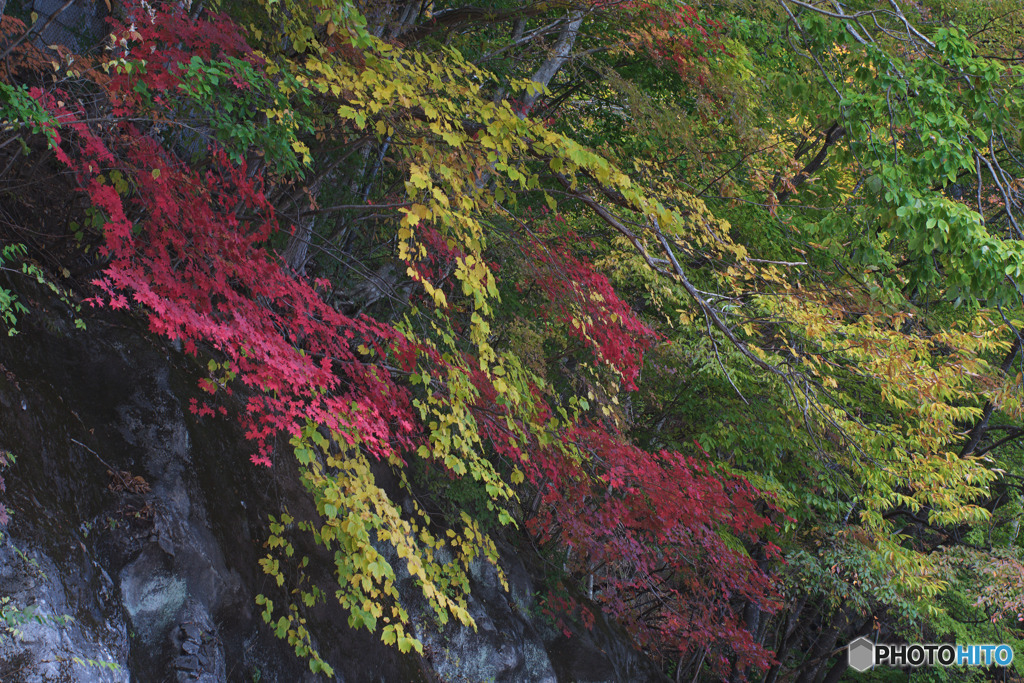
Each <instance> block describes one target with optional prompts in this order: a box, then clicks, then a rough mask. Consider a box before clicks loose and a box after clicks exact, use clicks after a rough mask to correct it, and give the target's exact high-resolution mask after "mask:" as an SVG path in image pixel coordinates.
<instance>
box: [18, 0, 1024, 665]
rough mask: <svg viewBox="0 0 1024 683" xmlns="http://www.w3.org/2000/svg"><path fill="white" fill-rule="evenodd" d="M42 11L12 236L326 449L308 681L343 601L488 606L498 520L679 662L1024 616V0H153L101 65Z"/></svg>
mask: <svg viewBox="0 0 1024 683" xmlns="http://www.w3.org/2000/svg"><path fill="white" fill-rule="evenodd" d="M13 4H14V3H13V0H12V2H11V3H9V4H8V6H7V12H8V16H5V17H4V18H3V24H2V28H3V31H4V37H3V41H4V45H5V47H4V48H3V55H4V58H5V60H6V66H5V67H4V68H2V69H0V78H2V79H3V80H2V82H0V105H2V120H3V131H4V132H3V136H4V137H3V140H2V141H0V150H2V149H3V148H7V149H9V150H13V151H17V152H18V154H14V153H13V152H12V153H5V154H7V156H9V157H10V159H11V162H10V163H9V164H7V167H6V169H5V170H4V175H3V176H0V183H2V190H3V192H4V193H5V200H4V201H5V204H8V205H10V206H12V207H15V208H13V209H11V211H9V212H8V214H9V216H8V218H7V219H6V220H5V221H4V228H3V229H4V238H5V240H6V241H7V242H8V243H10V244H14V243H17V244H21V245H24V246H23V247H19V249H21V250H23V251H27V252H28V254H29V256H28V258H30V259H31V260H32V261H31V262H32V263H35V264H38V265H36V266H34V268H36V270H37V271H38V272H44V271H45V272H46V273H48V274H49V275H48V277H49V279H50V280H51V281H52V282H55V283H57V284H59V285H60V286H61V287H62V288H67V289H68V290H69V291H72V292H74V293H76V294H69V296H73V295H74V296H81V297H82V298H83V299H84V301H85V302H87V303H89V304H91V305H93V306H107V307H111V308H114V309H129V310H130V311H132V312H133V313H135V314H138V315H141V316H145V317H146V318H147V319H148V321H149V324H150V326H151V328H152V330H153V331H154V332H156V333H159V334H161V335H164V336H166V337H167V338H169V339H172V340H176V341H178V342H180V343H181V344H183V348H184V349H185V350H186V351H187V352H188V353H190V354H193V355H194V356H195V357H197V358H199V359H201V361H202V363H203V364H204V366H205V367H207V369H208V377H207V378H205V379H204V380H203V381H202V382H201V383H200V387H199V389H200V390H201V391H197V395H196V398H194V399H193V401H192V409H193V411H194V412H195V413H196V414H198V415H202V416H206V417H208V418H210V419H219V416H228V415H234V416H235V417H237V418H238V419H240V420H241V421H242V422H243V424H244V425H245V426H246V429H247V435H248V437H249V438H250V439H251V444H252V453H253V455H252V462H253V463H254V464H255V465H257V466H270V465H273V464H274V461H275V459H277V458H282V457H286V455H287V457H292V458H294V459H295V461H296V462H297V463H298V467H299V468H300V471H301V473H302V477H303V481H304V482H305V484H306V487H307V488H308V492H309V495H310V497H311V500H312V501H313V502H314V503H315V511H316V512H315V514H313V515H311V516H308V517H301V516H296V515H297V513H295V512H293V511H288V510H268V511H266V514H268V515H269V516H271V522H272V529H273V535H272V536H271V537H270V538H269V539H268V542H267V556H266V558H265V560H264V561H263V568H264V570H265V571H266V572H267V573H268V574H269V575H271V576H273V577H274V578H275V579H276V581H277V584H278V586H281V587H282V588H283V589H285V590H282V591H281V592H280V594H275V595H269V594H268V595H266V596H263V597H261V598H260V601H261V605H262V608H263V609H264V610H265V616H266V619H267V621H268V623H269V624H271V626H272V627H273V628H275V629H276V630H277V633H278V634H279V635H280V636H281V637H283V638H286V639H287V640H288V641H289V642H290V643H291V644H293V645H294V646H295V649H296V652H297V653H298V654H299V655H300V656H304V657H308V658H309V659H310V665H311V667H312V668H313V670H314V671H317V670H323V671H330V670H331V665H330V662H328V661H324V660H323V659H321V657H320V655H319V654H318V653H317V650H316V646H315V643H316V634H315V633H310V632H309V631H308V630H307V628H306V626H305V623H306V622H305V617H304V614H305V610H307V609H308V608H310V607H312V606H313V605H315V604H316V603H317V602H321V601H325V600H338V601H340V602H341V604H342V605H344V606H345V607H346V608H347V609H348V610H349V611H350V615H351V616H350V624H351V625H352V626H354V627H365V628H367V629H369V630H371V631H374V632H376V633H379V634H380V637H381V638H382V639H383V640H384V642H386V643H393V644H395V645H396V646H397V647H398V648H400V649H401V650H402V651H409V650H420V649H421V644H420V641H419V639H418V638H417V629H418V628H423V627H424V625H423V624H417V623H415V622H414V620H413V619H412V618H411V617H410V615H409V612H408V610H407V606H406V605H404V604H403V596H402V595H400V593H399V590H398V587H397V585H398V582H397V578H398V576H400V575H404V574H407V575H410V576H412V577H414V578H415V579H416V583H417V585H418V586H419V588H420V589H421V592H422V598H423V599H424V600H425V601H426V603H427V604H429V605H430V607H431V608H433V612H434V615H435V616H436V618H437V620H438V622H439V623H441V624H443V623H446V622H447V621H449V620H451V619H454V620H457V621H461V622H462V623H465V624H468V625H471V624H472V619H471V617H470V615H469V612H468V611H467V603H466V595H467V592H468V591H469V574H468V571H469V566H470V564H471V563H473V562H477V561H484V562H491V563H493V564H495V565H496V566H499V568H500V562H499V553H498V550H497V544H507V543H510V544H516V545H518V546H519V547H520V548H521V549H522V550H523V551H524V552H528V553H529V555H530V557H532V558H533V559H532V563H533V565H534V566H535V567H536V568H537V571H538V573H539V574H541V575H543V577H544V579H545V581H546V584H545V588H544V600H545V604H546V606H547V609H548V611H549V612H550V613H551V615H552V618H553V619H555V620H557V621H558V622H559V623H560V624H561V625H562V626H563V627H565V628H567V629H568V628H577V627H579V625H583V626H584V627H585V626H586V625H587V624H589V623H591V622H592V621H593V619H594V616H595V615H596V614H597V612H598V611H603V612H604V613H606V614H607V615H608V616H610V617H611V618H613V619H615V620H616V621H618V622H619V623H620V624H622V625H623V626H624V627H625V628H626V629H628V631H629V632H630V633H631V634H632V636H633V637H634V638H635V641H636V644H637V646H638V647H641V648H643V649H644V650H645V651H646V652H647V653H649V654H650V655H651V656H652V657H654V658H655V659H657V660H658V661H660V662H661V663H662V664H663V666H664V669H665V671H666V673H668V674H669V675H671V676H673V677H674V678H675V680H698V679H699V677H700V676H704V677H707V678H732V679H734V680H742V679H744V678H749V679H752V680H768V681H776V680H795V681H800V682H801V683H804V682H808V683H809V682H810V681H833V680H837V679H838V678H839V677H840V676H841V675H843V674H844V671H845V669H846V658H845V656H844V654H843V652H842V650H841V648H842V647H843V646H844V645H845V644H846V643H847V642H848V641H849V640H851V639H853V638H855V637H857V636H859V635H866V634H867V635H871V636H872V637H877V638H879V639H880V640H894V641H897V640H909V641H912V642H938V641H942V640H949V639H956V640H957V641H959V642H1010V643H1015V644H1017V645H1024V640H1022V632H1021V627H1020V625H1019V624H1020V622H1021V621H1022V620H1024V616H1022V615H1024V558H1022V555H1021V547H1022V540H1021V539H1020V537H1019V528H1020V520H1021V516H1022V514H1024V489H1022V482H1024V478H1022V476H1021V475H1020V474H1019V473H1020V464H1021V462H1022V460H1024V452H1022V450H1021V448H1020V446H1019V445H1018V444H1017V439H1019V438H1020V437H1021V436H1024V422H1022V414H1021V398H1020V389H1021V382H1022V379H1021V378H1022V374H1021V373H1022V372H1024V357H1022V354H1021V344H1022V341H1024V338H1022V337H1021V336H1020V328H1021V327H1022V326H1024V321H1022V319H1021V318H1022V316H1021V303H1022V301H1021V297H1022V294H1021V291H1020V289H1019V287H1018V281H1019V279H1020V278H1021V275H1022V270H1024V246H1022V245H1024V241H1022V240H1024V234H1022V232H1021V227H1020V223H1021V221H1024V207H1022V202H1024V163H1022V161H1021V159H1022V157H1024V150H1022V144H1024V137H1022V135H1024V131H1022V128H1021V125H1022V123H1024V89H1022V86H1024V36H1022V31H1024V10H1022V9H1020V8H1019V7H1018V3H1017V2H1015V1H1013V0H1005V1H1004V0H967V1H964V2H952V1H947V0H920V1H918V2H910V1H909V0H906V1H904V2H896V1H895V0H889V1H888V2H881V1H879V2H871V1H869V0H863V1H860V0H853V1H851V2H845V3H840V2H818V1H817V0H812V1H808V2H802V1H800V0H775V1H774V2H770V3H768V2H765V3H762V2H755V1H753V0H721V1H719V2H706V3H702V2H693V3H688V4H686V3H682V2H677V1H675V0H653V1H651V2H641V1H639V0H625V1H614V0H559V1H556V2H525V3H524V2H521V1H520V0H495V1H494V2H490V3H484V5H486V6H477V5H465V4H462V3H459V2H419V1H410V2H403V1H399V0H395V1H391V0H365V1H362V0H356V1H353V0H340V1H336V2H333V3H327V4H323V5H321V4H319V3H317V2H310V1H308V0H262V1H260V2H235V1H234V0H218V1H216V2H206V3H162V2H146V0H142V1H141V2H139V3H138V4H135V3H134V2H128V3H126V4H124V5H117V4H115V5H114V6H112V7H111V9H110V14H111V17H110V26H111V34H110V36H109V38H108V39H107V42H106V44H105V45H103V46H98V47H97V49H95V50H94V51H92V52H90V53H87V54H79V55H73V54H70V53H69V52H68V50H66V49H64V48H60V47H51V48H44V47H43V46H40V45H37V44H36V41H34V40H33V39H32V38H33V34H32V31H33V30H35V29H26V23H24V22H23V21H22V20H26V21H29V22H30V21H35V19H34V18H30V17H28V16H22V17H21V18H20V19H19V18H17V17H19V16H20V15H19V14H18V12H19V10H18V8H17V7H14V6H13ZM44 21H45V18H43V19H42V20H39V21H38V23H37V24H36V26H37V27H38V26H39V25H40V24H42V23H43V22H44ZM26 31H28V34H26ZM21 152H24V154H25V155H27V159H28V161H27V162H26V161H18V159H20V158H26V157H21V156H20V153H21ZM7 156H5V157H4V158H5V159H6V158H7ZM25 186H31V187H35V188H38V189H37V190H33V192H37V191H38V192H42V193H50V194H51V195H52V202H53V204H54V206H59V207H60V208H59V209H55V213H56V214H59V219H57V218H54V217H52V216H51V217H50V218H49V219H47V220H43V219H42V218H41V217H40V216H38V215H35V216H34V217H33V211H36V212H38V208H33V207H34V206H35V204H34V203H33V202H31V201H28V200H26V199H25V197H24V196H23V195H22V194H19V193H22V192H23V190H22V189H21V188H23V187H25ZM20 253H22V252H21V251H17V250H15V251H12V252H10V253H9V252H7V251H5V252H4V254H5V256H4V258H5V259H10V258H15V257H18V255H19V254H20ZM40 269H41V270H40ZM33 272H36V271H33ZM14 296H16V292H10V291H7V290H0V311H2V312H3V317H4V319H5V323H11V322H13V321H14V318H15V315H16V314H20V311H18V310H17V309H15V308H13V304H12V303H11V301H12V300H13V299H12V297H14ZM314 545H315V546H319V551H320V553H321V555H320V556H324V555H323V553H325V552H326V553H327V555H326V556H327V557H332V558H333V562H334V567H333V579H334V581H333V582H332V584H331V585H327V584H325V583H323V582H322V581H321V580H320V579H318V578H316V577H317V576H318V574H317V573H316V572H314V571H312V569H311V568H310V567H309V565H310V562H311V560H310V558H309V557H307V556H306V554H305V553H306V552H311V551H308V550H307V549H310V548H312V547H313V546H314ZM307 570H308V571H307ZM574 624H575V625H574ZM1018 651H1019V652H1024V650H1021V649H1018ZM1018 666H1019V665H1018ZM1022 671H1024V669H1022ZM961 674H963V672H957V674H956V675H957V676H960V675H961ZM975 674H976V675H977V676H979V677H984V676H986V675H992V676H994V675H996V673H995V672H992V671H986V670H978V671H976V672H975ZM876 675H881V674H876ZM920 675H921V676H932V677H942V676H945V675H946V674H945V673H943V672H941V671H938V670H934V671H930V672H927V673H926V672H921V673H920ZM950 675H952V674H950ZM963 675H966V674H963Z"/></svg>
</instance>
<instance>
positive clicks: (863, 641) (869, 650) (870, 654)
mask: <svg viewBox="0 0 1024 683" xmlns="http://www.w3.org/2000/svg"><path fill="white" fill-rule="evenodd" d="M849 655H850V660H849V661H850V668H851V669H853V670H854V671H867V670H868V669H870V668H871V667H872V666H874V664H875V644H874V643H872V642H871V641H870V640H868V639H867V638H864V637H860V638H858V639H857V640H855V641H853V642H852V643H850V645H849Z"/></svg>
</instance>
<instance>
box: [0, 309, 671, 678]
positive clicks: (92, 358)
mask: <svg viewBox="0 0 1024 683" xmlns="http://www.w3.org/2000/svg"><path fill="white" fill-rule="evenodd" d="M30 294H31V293H30ZM35 296H37V297H38V298H43V295H41V294H38V293H36V294H35ZM29 299H31V296H29V297H27V298H26V300H29ZM40 308H41V310H37V311H34V312H33V314H32V315H29V316H25V317H23V318H22V320H21V321H20V322H19V329H20V333H19V334H18V335H17V336H15V337H11V338H7V337H3V338H0V364H2V367H0V406H2V410H0V448H3V449H6V450H8V451H10V452H11V453H13V454H14V455H15V456H16V457H17V461H16V464H15V465H13V466H12V467H11V468H9V469H8V470H6V471H5V472H3V475H4V477H5V479H6V482H7V491H6V492H5V493H4V494H2V496H3V497H2V500H3V501H5V503H6V504H7V506H8V507H9V508H11V509H12V511H13V513H14V514H13V517H12V520H11V523H10V525H9V527H8V529H7V533H5V535H4V539H3V542H2V543H0V596H8V597H10V599H11V601H12V602H11V604H13V605H17V606H19V607H21V608H27V607H30V608H31V609H32V610H34V613H35V614H36V615H38V616H40V617H41V618H42V622H43V623H37V622H35V621H30V622H29V623H26V624H24V625H22V626H21V627H20V629H21V631H22V635H21V637H20V638H11V637H4V638H2V639H0V680H3V681H11V682H12V683H13V682H17V681H26V682H27V681H83V680H89V681H129V680H136V681H175V680H177V681H188V680H200V681H301V680H313V679H314V678H315V677H314V676H313V675H312V674H310V673H309V672H308V669H307V668H306V665H305V663H304V662H303V661H301V660H299V659H298V658H296V657H295V655H294V654H293V653H292V652H291V650H290V648H288V647H287V646H286V645H285V644H284V643H283V642H282V641H280V640H278V639H277V638H276V637H275V636H274V635H273V634H272V632H271V631H270V629H269V628H267V627H266V626H265V625H264V624H263V621H262V618H261V615H260V613H259V611H258V610H259V608H258V607H257V605H256V603H255V596H256V595H257V594H259V593H268V594H273V592H274V590H276V588H275V587H274V586H272V585H269V584H268V579H267V577H265V576H264V575H263V573H262V572H261V570H260V568H259V565H258V559H259V558H260V557H261V556H262V555H263V551H262V548H261V543H262V539H263V538H265V531H264V524H265V515H266V514H268V513H274V512H277V511H278V510H280V509H282V508H283V507H286V506H287V507H290V508H291V509H300V508H301V506H303V505H306V504H307V503H306V502H305V500H304V498H303V495H302V490H301V486H299V484H298V482H297V481H296V478H295V476H294V472H293V471H292V469H291V467H290V460H289V459H288V458H287V457H286V456H281V457H279V458H278V464H277V466H275V467H274V468H273V469H272V470H269V471H268V470H265V469H256V468H254V467H253V466H252V465H250V464H249V462H248V460H247V457H246V455H247V452H246V450H245V443H244V441H243V440H242V438H241V435H240V433H239V430H238V428H237V427H236V425H235V424H234V423H233V422H232V421H230V420H227V419H220V420H209V419H207V420H201V421H200V420H196V419H195V418H193V416H192V415H191V414H190V413H189V411H188V399H189V397H191V396H194V395H195V394H196V389H195V386H196V385H195V381H196V379H197V377H198V375H197V374H196V372H197V367H198V366H197V364H196V363H195V362H194V361H192V360H190V359H189V358H187V357H186V356H184V355H182V354H180V353H178V352H177V351H176V350H174V349H173V348H172V347H171V346H170V345H168V344H166V343H164V342H163V341H162V340H157V339H154V338H153V337H152V336H150V335H148V334H147V333H146V332H145V330H144V329H143V326H142V325H141V324H140V323H139V322H138V321H136V320H134V319H132V318H130V317H127V316H113V315H108V314H99V315H97V314H89V315H88V317H87V325H88V327H87V329H86V330H85V331H80V330H76V329H75V327H74V325H73V324H72V321H71V317H70V316H69V315H67V314H66V312H64V313H62V312H60V311H61V310H62V309H63V306H62V305H61V304H59V303H57V302H53V301H50V302H49V303H48V304H47V305H45V306H42V307H40ZM111 472H113V473H114V475H112V474H111ZM122 473H123V474H122ZM505 564H506V566H507V568H508V573H509V578H510V583H511V585H512V590H511V592H510V593H508V594H506V593H505V592H504V591H502V590H501V589H500V588H499V587H498V585H497V582H496V580H495V578H494V577H493V576H492V575H490V574H489V573H488V572H486V571H480V572H477V573H476V576H475V578H476V585H475V586H474V588H473V598H472V601H471V605H470V608H471V612H472V614H473V616H474V618H475V619H476V621H477V623H478V625H479V630H478V631H477V632H473V631H471V630H468V629H464V628H456V627H449V628H447V629H445V630H444V631H443V632H437V631H434V630H431V628H430V626H429V620H427V619H426V618H425V617H424V615H422V614H421V615H420V618H419V619H417V621H418V622H419V623H420V625H421V628H420V636H421V638H422V639H423V640H424V643H425V646H426V647H425V655H424V656H423V657H414V656H403V655H400V654H399V653H398V652H397V651H396V650H393V649H391V648H388V647H386V646H384V645H383V644H381V643H380V642H379V640H378V639H377V637H376V636H374V635H371V634H369V633H367V632H365V631H353V630H352V629H349V628H348V627H347V626H346V625H345V624H346V615H345V614H343V613H341V612H340V611H339V610H337V609H332V608H331V607H329V606H328V607H322V608H320V609H319V610H317V611H315V612H314V613H313V614H312V616H311V620H312V622H313V624H312V625H313V626H314V629H313V630H314V632H315V633H316V634H317V636H318V638H319V642H318V647H319V648H320V650H321V652H322V653H323V654H324V656H325V658H326V659H327V661H329V662H330V663H331V664H332V665H333V666H334V667H335V669H336V672H337V678H338V680H346V681H378V680H379V681H415V680H422V681H430V680H446V681H447V680H451V681H456V680H464V681H478V680H501V681H541V680H548V681H553V680H642V679H648V678H650V679H656V678H657V674H656V673H655V670H654V669H653V668H652V667H651V666H650V665H649V663H646V662H645V661H644V660H642V658H640V657H639V656H638V655H637V654H636V653H635V652H633V651H632V650H631V649H630V648H629V646H628V645H627V644H626V643H625V642H623V641H620V640H619V639H617V638H616V637H614V636H613V635H612V631H611V630H610V629H607V628H606V629H599V630H598V632H597V633H596V634H590V635H584V636H579V637H574V638H569V639H567V638H565V637H564V636H562V635H561V634H560V633H558V632H556V631H555V630H554V629H553V628H551V626H550V625H549V624H548V623H547V622H546V620H544V619H541V618H539V617H537V616H536V615H537V613H538V610H537V608H536V605H535V604H534V596H533V593H534V588H533V583H532V582H531V579H530V577H529V575H528V572H527V570H526V568H525V566H524V565H523V564H522V562H521V561H520V560H518V559H515V558H514V557H513V556H512V555H511V554H507V556H506V558H505ZM406 593H407V594H410V593H412V591H406ZM282 597H283V596H282ZM414 613H415V605H414ZM63 615H68V616H70V617H71V618H72V619H71V621H69V622H68V623H66V624H63V625H62V624H60V623H58V622H57V621H55V620H54V618H56V617H60V616H63ZM88 660H92V662H93V663H89V662H88ZM104 663H107V664H116V665H117V668H116V669H112V668H109V667H108V666H105V665H104Z"/></svg>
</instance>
